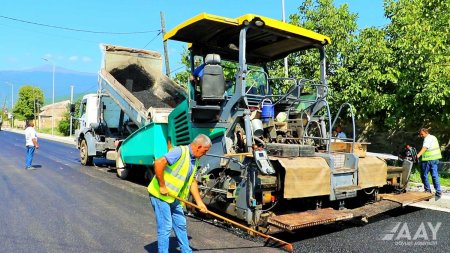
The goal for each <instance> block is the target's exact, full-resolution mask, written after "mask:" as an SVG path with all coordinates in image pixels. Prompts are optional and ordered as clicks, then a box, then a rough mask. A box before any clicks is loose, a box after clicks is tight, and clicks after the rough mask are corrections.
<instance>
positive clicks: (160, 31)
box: [143, 30, 162, 48]
mask: <svg viewBox="0 0 450 253" xmlns="http://www.w3.org/2000/svg"><path fill="white" fill-rule="evenodd" d="M161 33H162V30H159V33H158V34H156V36H155V37H153V39H151V40H150V41H149V42H148V43H147V44H145V46H144V47H143V48H146V47H147V46H148V44H150V43H151V42H152V41H154V40H155V39H156V38H158V36H159V35H160V34H161Z"/></svg>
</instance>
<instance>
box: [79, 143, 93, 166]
mask: <svg viewBox="0 0 450 253" xmlns="http://www.w3.org/2000/svg"><path fill="white" fill-rule="evenodd" d="M88 154H89V152H88V146H87V143H86V140H81V144H80V161H81V164H83V165H86V166H90V165H92V160H93V157H92V156H89V155H88Z"/></svg>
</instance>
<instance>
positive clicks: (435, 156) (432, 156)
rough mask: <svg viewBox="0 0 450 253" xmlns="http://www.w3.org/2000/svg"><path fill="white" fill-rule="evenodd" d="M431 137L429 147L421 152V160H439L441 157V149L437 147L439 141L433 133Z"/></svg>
mask: <svg viewBox="0 0 450 253" xmlns="http://www.w3.org/2000/svg"><path fill="white" fill-rule="evenodd" d="M430 138H431V143H432V144H431V147H429V148H428V149H427V150H426V151H425V152H424V153H423V154H422V161H433V160H439V159H441V158H442V155H441V149H440V147H439V142H438V140H437V138H436V136H434V135H430Z"/></svg>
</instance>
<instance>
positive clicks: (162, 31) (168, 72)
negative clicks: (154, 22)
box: [160, 11, 170, 77]
mask: <svg viewBox="0 0 450 253" xmlns="http://www.w3.org/2000/svg"><path fill="white" fill-rule="evenodd" d="M160 13H161V33H162V36H163V38H164V35H166V22H165V21H164V13H163V12H162V11H161V12H160ZM163 44H164V58H165V61H166V75H167V76H168V77H170V66H169V51H168V50H167V41H163Z"/></svg>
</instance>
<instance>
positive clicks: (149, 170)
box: [144, 166, 155, 182]
mask: <svg viewBox="0 0 450 253" xmlns="http://www.w3.org/2000/svg"><path fill="white" fill-rule="evenodd" d="M153 176H155V173H154V171H153V167H152V166H146V168H145V174H144V179H145V180H148V181H149V182H150V181H152V179H153Z"/></svg>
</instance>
